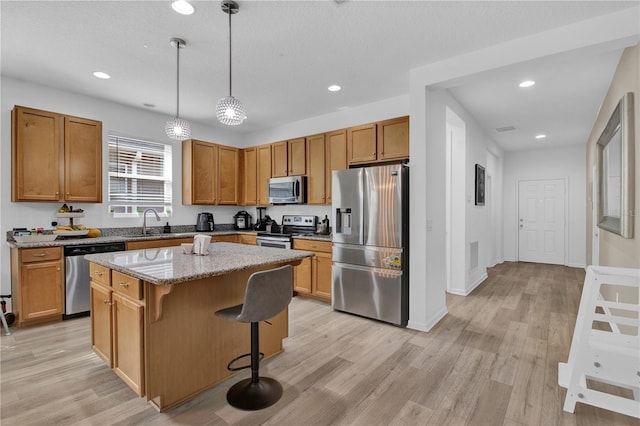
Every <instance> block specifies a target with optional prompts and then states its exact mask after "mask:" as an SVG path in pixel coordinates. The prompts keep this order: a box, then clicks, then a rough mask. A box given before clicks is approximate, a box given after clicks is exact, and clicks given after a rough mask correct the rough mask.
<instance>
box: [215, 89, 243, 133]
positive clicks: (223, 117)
mask: <svg viewBox="0 0 640 426" xmlns="http://www.w3.org/2000/svg"><path fill="white" fill-rule="evenodd" d="M216 117H218V121H219V122H221V123H222V124H226V125H228V126H237V125H238V124H242V122H243V121H244V119H245V118H247V113H246V111H245V109H244V105H242V102H240V101H239V100H237V99H236V98H234V97H233V96H225V97H224V98H221V99H220V100H219V101H218V103H217V104H216Z"/></svg>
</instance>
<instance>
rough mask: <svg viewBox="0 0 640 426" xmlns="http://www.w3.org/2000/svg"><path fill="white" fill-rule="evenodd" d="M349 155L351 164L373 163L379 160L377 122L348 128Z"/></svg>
mask: <svg viewBox="0 0 640 426" xmlns="http://www.w3.org/2000/svg"><path fill="white" fill-rule="evenodd" d="M347 156H348V159H349V164H357V163H371V162H374V161H376V160H377V158H378V157H377V147H376V124H375V123H373V124H363V125H362V126H355V127H349V128H348V129H347Z"/></svg>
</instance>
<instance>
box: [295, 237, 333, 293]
mask: <svg viewBox="0 0 640 426" xmlns="http://www.w3.org/2000/svg"><path fill="white" fill-rule="evenodd" d="M331 246H332V243H331V241H317V240H301V239H294V240H293V248H294V249H295V250H306V251H312V252H314V254H315V255H314V256H313V257H310V258H309V257H307V258H305V259H303V260H302V262H301V263H300V264H299V265H298V266H296V267H295V269H294V275H293V279H294V290H295V291H297V292H298V294H300V295H308V296H311V297H313V298H316V299H319V300H323V301H325V302H331V264H332V258H331Z"/></svg>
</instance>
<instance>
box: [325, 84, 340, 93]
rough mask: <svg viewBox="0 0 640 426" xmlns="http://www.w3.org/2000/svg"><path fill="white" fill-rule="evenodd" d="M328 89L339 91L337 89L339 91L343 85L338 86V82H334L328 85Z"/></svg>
mask: <svg viewBox="0 0 640 426" xmlns="http://www.w3.org/2000/svg"><path fill="white" fill-rule="evenodd" d="M327 89H328V90H329V91H330V92H337V91H339V90H340V89H342V87H340V86H338V85H337V84H332V85H331V86H329V87H327Z"/></svg>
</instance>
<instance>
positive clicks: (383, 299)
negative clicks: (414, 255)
mask: <svg viewBox="0 0 640 426" xmlns="http://www.w3.org/2000/svg"><path fill="white" fill-rule="evenodd" d="M332 276H333V283H332V285H333V289H332V290H333V295H332V307H333V308H334V309H336V310H338V311H345V312H350V313H353V314H357V315H361V316H364V317H368V318H374V319H377V320H381V321H385V322H390V323H392V324H396V325H402V326H404V325H406V318H405V317H406V314H405V313H404V312H403V309H402V307H403V294H402V271H394V270H390V269H381V268H369V267H363V266H357V265H348V264H344V263H336V262H334V263H333V268H332Z"/></svg>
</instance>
